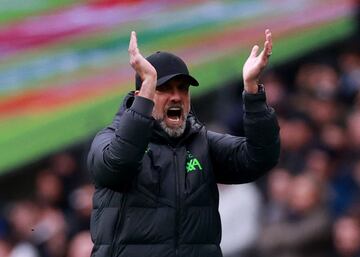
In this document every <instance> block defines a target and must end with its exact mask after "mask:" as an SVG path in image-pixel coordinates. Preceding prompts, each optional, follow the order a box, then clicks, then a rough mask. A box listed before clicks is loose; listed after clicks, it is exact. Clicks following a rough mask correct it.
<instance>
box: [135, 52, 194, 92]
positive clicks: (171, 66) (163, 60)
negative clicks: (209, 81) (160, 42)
mask: <svg viewBox="0 0 360 257" xmlns="http://www.w3.org/2000/svg"><path fill="white" fill-rule="evenodd" d="M146 60H148V61H149V62H150V63H151V64H152V65H153V66H154V68H155V70H156V72H157V83H156V86H157V87H158V86H161V85H163V84H164V83H166V82H167V81H169V80H170V79H172V78H175V77H184V78H185V79H187V80H188V82H189V84H190V85H192V86H198V85H199V82H198V81H197V80H196V79H195V78H194V77H192V76H191V75H190V74H189V70H188V68H187V66H186V64H185V62H184V61H183V60H181V58H180V57H178V56H176V55H174V54H171V53H168V52H160V51H158V52H156V53H154V54H152V55H150V56H148V57H146ZM135 83H136V90H139V89H140V88H141V84H142V80H141V78H140V76H139V75H138V74H136V76H135Z"/></svg>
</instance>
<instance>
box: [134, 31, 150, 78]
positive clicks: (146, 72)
mask: <svg viewBox="0 0 360 257" xmlns="http://www.w3.org/2000/svg"><path fill="white" fill-rule="evenodd" d="M129 57H130V65H131V67H133V69H134V70H135V71H136V72H137V73H138V74H139V76H140V78H141V79H142V80H143V81H144V80H146V79H147V78H153V77H156V75H157V74H156V70H155V68H154V66H152V65H151V63H149V62H148V60H146V59H145V58H144V57H143V56H142V55H141V53H140V51H139V48H138V46H137V38H136V33H135V32H134V31H133V32H131V37H130V43H129Z"/></svg>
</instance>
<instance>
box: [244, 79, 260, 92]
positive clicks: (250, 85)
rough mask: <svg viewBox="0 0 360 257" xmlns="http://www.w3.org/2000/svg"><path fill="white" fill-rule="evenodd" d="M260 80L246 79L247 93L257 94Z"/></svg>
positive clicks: (245, 87)
mask: <svg viewBox="0 0 360 257" xmlns="http://www.w3.org/2000/svg"><path fill="white" fill-rule="evenodd" d="M258 85H259V84H258V81H244V90H245V92H246V93H250V94H256V93H257V92H258V89H259V86H258Z"/></svg>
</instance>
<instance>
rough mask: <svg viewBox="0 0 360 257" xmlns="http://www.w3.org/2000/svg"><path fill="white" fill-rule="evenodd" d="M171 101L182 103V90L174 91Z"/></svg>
mask: <svg viewBox="0 0 360 257" xmlns="http://www.w3.org/2000/svg"><path fill="white" fill-rule="evenodd" d="M170 100H171V101H172V102H180V101H181V94H180V90H178V89H174V90H172V92H171V97H170Z"/></svg>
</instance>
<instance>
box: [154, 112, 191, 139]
mask: <svg viewBox="0 0 360 257" xmlns="http://www.w3.org/2000/svg"><path fill="white" fill-rule="evenodd" d="M182 110H184V108H183V107H182ZM165 116H166V114H165V113H164V114H163V115H162V116H161V117H160V115H157V114H156V113H153V117H154V118H155V120H157V121H158V122H159V124H160V127H161V128H162V129H163V130H164V131H165V132H166V134H168V135H169V136H170V137H173V138H177V137H181V136H182V135H183V134H184V132H185V129H186V119H187V116H188V113H182V117H181V118H182V120H183V121H182V123H181V125H180V126H178V127H176V128H172V127H169V126H168V125H167V124H166V122H165Z"/></svg>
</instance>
